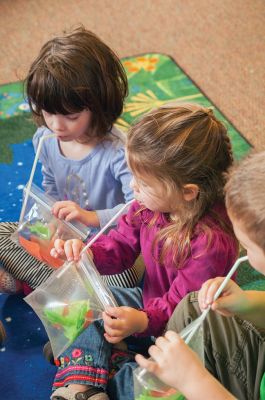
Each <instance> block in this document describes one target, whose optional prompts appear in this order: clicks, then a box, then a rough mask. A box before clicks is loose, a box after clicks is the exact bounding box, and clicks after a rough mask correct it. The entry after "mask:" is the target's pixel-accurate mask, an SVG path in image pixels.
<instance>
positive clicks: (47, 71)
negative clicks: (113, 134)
mask: <svg viewBox="0 0 265 400" xmlns="http://www.w3.org/2000/svg"><path fill="white" fill-rule="evenodd" d="M25 92H26V95H27V97H28V102H29V105H30V108H31V111H32V113H33V117H35V121H36V122H37V124H38V125H43V124H45V121H44V119H43V116H42V110H45V111H47V112H48V113H51V114H63V115H66V114H71V113H78V112H81V111H83V110H84V109H89V110H90V111H91V112H92V126H91V128H92V129H91V131H93V133H94V135H95V136H97V137H104V136H105V135H106V133H107V132H108V131H110V129H111V128H112V125H113V123H114V122H115V120H116V119H117V118H118V117H119V116H120V114H121V113H122V109H123V102H124V98H125V97H126V96H127V93H128V83H127V77H126V74H125V71H124V69H123V66H122V64H121V62H120V60H119V59H118V57H117V56H116V54H115V53H114V52H113V51H112V50H111V49H110V48H109V47H108V46H107V45H106V44H105V43H103V42H102V41H101V40H100V39H99V38H98V37H97V36H96V35H95V34H94V33H92V32H90V31H88V30H86V29H85V28H84V27H82V26H80V27H79V28H77V29H75V30H73V31H72V32H70V33H66V34H64V35H62V36H59V37H55V38H54V39H52V40H50V41H48V42H47V43H45V44H44V45H43V47H42V48H41V50H40V53H39V55H38V57H37V58H36V59H35V61H34V62H33V63H32V65H31V67H30V70H29V73H28V76H27V77H26V80H25ZM90 135H91V133H90Z"/></svg>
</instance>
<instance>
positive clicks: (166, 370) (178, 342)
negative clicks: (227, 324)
mask: <svg viewBox="0 0 265 400" xmlns="http://www.w3.org/2000/svg"><path fill="white" fill-rule="evenodd" d="M148 352H149V354H150V356H151V357H152V359H146V358H144V357H143V356H142V355H140V354H138V355H137V356H136V357H135V359H136V361H137V362H138V364H139V365H140V366H141V367H143V368H146V369H147V370H148V371H149V372H151V373H153V374H155V375H156V376H157V377H158V378H159V379H161V380H162V381H163V382H165V383H166V384H167V385H169V386H170V387H174V388H176V389H178V390H180V391H181V392H183V393H184V394H185V392H186V387H187V388H188V387H189V386H190V385H191V381H192V382H196V380H197V379H198V380H199V379H201V377H202V376H203V375H204V374H205V373H206V371H205V368H204V366H203V364H202V363H201V361H200V359H199V357H198V356H197V354H196V353H194V352H193V351H192V350H191V349H190V348H189V347H188V346H187V345H186V344H185V342H184V341H183V340H182V339H181V338H180V336H179V335H178V334H177V333H175V332H173V331H168V332H166V334H165V336H164V337H159V338H157V339H156V342H155V345H153V346H151V347H150V348H149V350H148ZM187 368H188V373H187Z"/></svg>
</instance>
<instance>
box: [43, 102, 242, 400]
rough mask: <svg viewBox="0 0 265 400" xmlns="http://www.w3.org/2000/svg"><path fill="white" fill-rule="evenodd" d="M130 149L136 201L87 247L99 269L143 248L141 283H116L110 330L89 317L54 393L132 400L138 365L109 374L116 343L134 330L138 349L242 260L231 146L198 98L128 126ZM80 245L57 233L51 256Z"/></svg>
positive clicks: (127, 261) (127, 260) (107, 322)
mask: <svg viewBox="0 0 265 400" xmlns="http://www.w3.org/2000/svg"><path fill="white" fill-rule="evenodd" d="M126 149H127V160H128V164H129V166H130V168H131V170H132V172H133V175H134V178H133V181H132V187H133V189H134V196H135V199H136V201H135V202H134V203H133V204H132V205H131V206H130V208H129V211H128V213H127V215H124V216H123V217H122V218H121V219H120V220H119V224H118V228H117V230H112V231H111V232H110V233H109V234H108V235H102V236H101V237H100V238H99V239H98V240H97V241H96V242H95V243H94V244H93V246H91V251H92V253H93V257H94V262H95V264H96V266H97V268H98V269H99V271H100V273H102V274H105V273H106V272H107V271H108V273H120V272H122V271H124V270H126V268H129V267H130V266H131V265H133V263H134V261H135V259H136V257H137V256H138V255H139V253H140V251H141V252H142V255H143V259H144V262H145V266H146V271H145V275H144V284H143V290H141V289H140V288H135V289H122V288H113V289H112V290H113V294H114V296H115V297H116V300H117V302H118V304H119V305H121V307H117V308H109V309H108V310H107V312H104V313H103V323H104V329H103V324H102V321H100V322H99V321H97V322H96V323H93V324H91V326H90V327H89V328H88V329H87V330H86V331H84V332H83V333H82V334H81V335H80V336H79V338H78V339H77V340H76V342H75V343H74V344H73V345H72V346H71V347H70V348H69V349H68V350H67V351H65V353H63V354H62V356H61V357H60V359H59V360H57V361H56V363H57V364H59V365H60V367H59V370H58V373H57V375H56V378H55V382H54V388H53V389H54V390H55V389H56V390H55V392H54V394H53V395H52V399H53V400H56V399H78V398H81V396H84V397H82V398H91V399H93V400H94V399H95V400H96V399H98V400H99V399H101V400H103V399H108V397H107V394H106V391H108V393H109V395H110V397H111V398H112V399H115V400H117V399H119V400H120V399H126V400H129V399H133V384H132V365H133V363H132V362H128V363H127V364H125V365H124V367H122V368H121V370H120V371H119V372H118V373H117V374H116V375H115V376H114V378H113V379H111V380H109V369H110V358H111V350H112V345H113V344H116V343H119V342H120V341H121V340H123V339H124V338H128V337H129V336H131V335H133V336H131V337H130V338H129V339H130V341H133V344H134V346H137V345H140V346H141V343H142V341H143V337H147V338H150V337H151V336H158V335H159V334H161V333H162V332H163V330H164V329H165V326H166V323H167V321H168V319H169V318H170V316H171V314H172V312H173V310H174V308H175V307H176V305H177V304H178V303H179V301H180V300H181V299H182V298H183V297H184V296H185V295H186V294H187V293H188V292H190V291H191V290H194V288H199V287H200V286H201V284H202V283H203V282H204V281H205V280H206V279H208V278H210V277H214V276H216V275H219V274H221V275H225V274H226V273H227V272H228V271H229V269H230V268H231V265H232V264H233V262H234V261H235V259H236V257H237V253H238V246H237V242H236V240H235V237H234V235H233V233H232V229H231V226H230V222H229V220H228V217H227V215H226V212H225V207H224V202H223V185H224V176H223V173H224V172H225V171H226V170H227V168H228V167H230V165H231V164H232V152H231V145H230V141H229V138H228V136H227V131H226V129H225V127H224V126H223V125H222V123H221V122H219V121H218V120H217V119H216V118H215V116H214V115H213V113H212V111H211V110H209V109H207V108H203V107H201V106H199V105H195V104H183V105H181V104H179V105H168V106H164V107H161V108H159V109H157V110H153V111H152V112H150V113H149V114H147V115H146V116H144V117H143V119H142V120H141V121H139V122H138V123H137V124H136V125H135V126H134V127H133V128H132V129H131V130H130V132H129V136H128V142H127V147H126ZM82 247H83V243H82V242H81V241H80V240H77V239H76V240H75V239H73V240H69V241H66V242H63V241H62V240H56V241H55V248H54V249H53V250H52V251H51V254H52V255H53V256H57V255H58V254H60V255H64V254H65V255H66V257H67V259H68V260H72V259H73V258H74V259H75V260H77V259H78V258H79V254H80V251H81V249H82ZM104 330H105V332H104ZM126 340H127V339H126ZM148 344H150V340H149V343H148ZM141 350H142V351H145V349H144V348H143V346H142V349H141ZM134 364H135V363H134ZM67 385H68V387H65V386H67ZM79 392H85V393H79ZM97 392H98V393H97ZM77 393H79V394H77ZM94 393H97V394H95V395H94ZM90 396H91V397H90Z"/></svg>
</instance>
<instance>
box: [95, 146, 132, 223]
mask: <svg viewBox="0 0 265 400" xmlns="http://www.w3.org/2000/svg"><path fill="white" fill-rule="evenodd" d="M111 172H112V175H113V177H114V179H115V180H116V181H117V182H118V184H120V185H121V189H122V192H123V195H124V200H125V203H127V202H128V201H130V200H132V199H133V190H132V189H131V187H130V182H131V179H132V175H131V172H130V171H129V168H128V166H127V163H126V159H125V150H124V148H123V147H120V148H119V149H117V151H116V152H115V154H114V157H113V158H112V163H111ZM125 203H121V204H118V205H116V206H115V207H113V208H111V209H105V210H97V211H96V212H97V216H98V219H99V222H100V227H101V228H102V227H103V226H104V225H106V223H107V222H108V221H109V220H110V219H111V218H112V217H113V216H114V215H115V214H116V213H117V212H118V211H119V210H120V209H121V208H122V207H123V205H124V204H125ZM124 213H126V210H124ZM115 225H116V222H113V226H115Z"/></svg>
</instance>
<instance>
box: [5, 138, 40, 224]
mask: <svg viewBox="0 0 265 400" xmlns="http://www.w3.org/2000/svg"><path fill="white" fill-rule="evenodd" d="M10 147H11V148H12V152H13V162H12V163H11V164H3V163H2V164H1V174H0V221H18V219H19V214H20V210H21V206H22V190H23V187H24V186H25V184H26V183H27V182H28V180H29V176H30V171H31V168H32V164H33V161H34V156H35V155H34V149H33V145H32V141H31V140H28V141H26V142H24V143H21V144H12V145H10ZM41 179H42V178H41V168H40V163H38V164H37V168H36V172H35V174H34V180H33V181H34V183H36V184H37V185H38V186H41Z"/></svg>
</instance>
